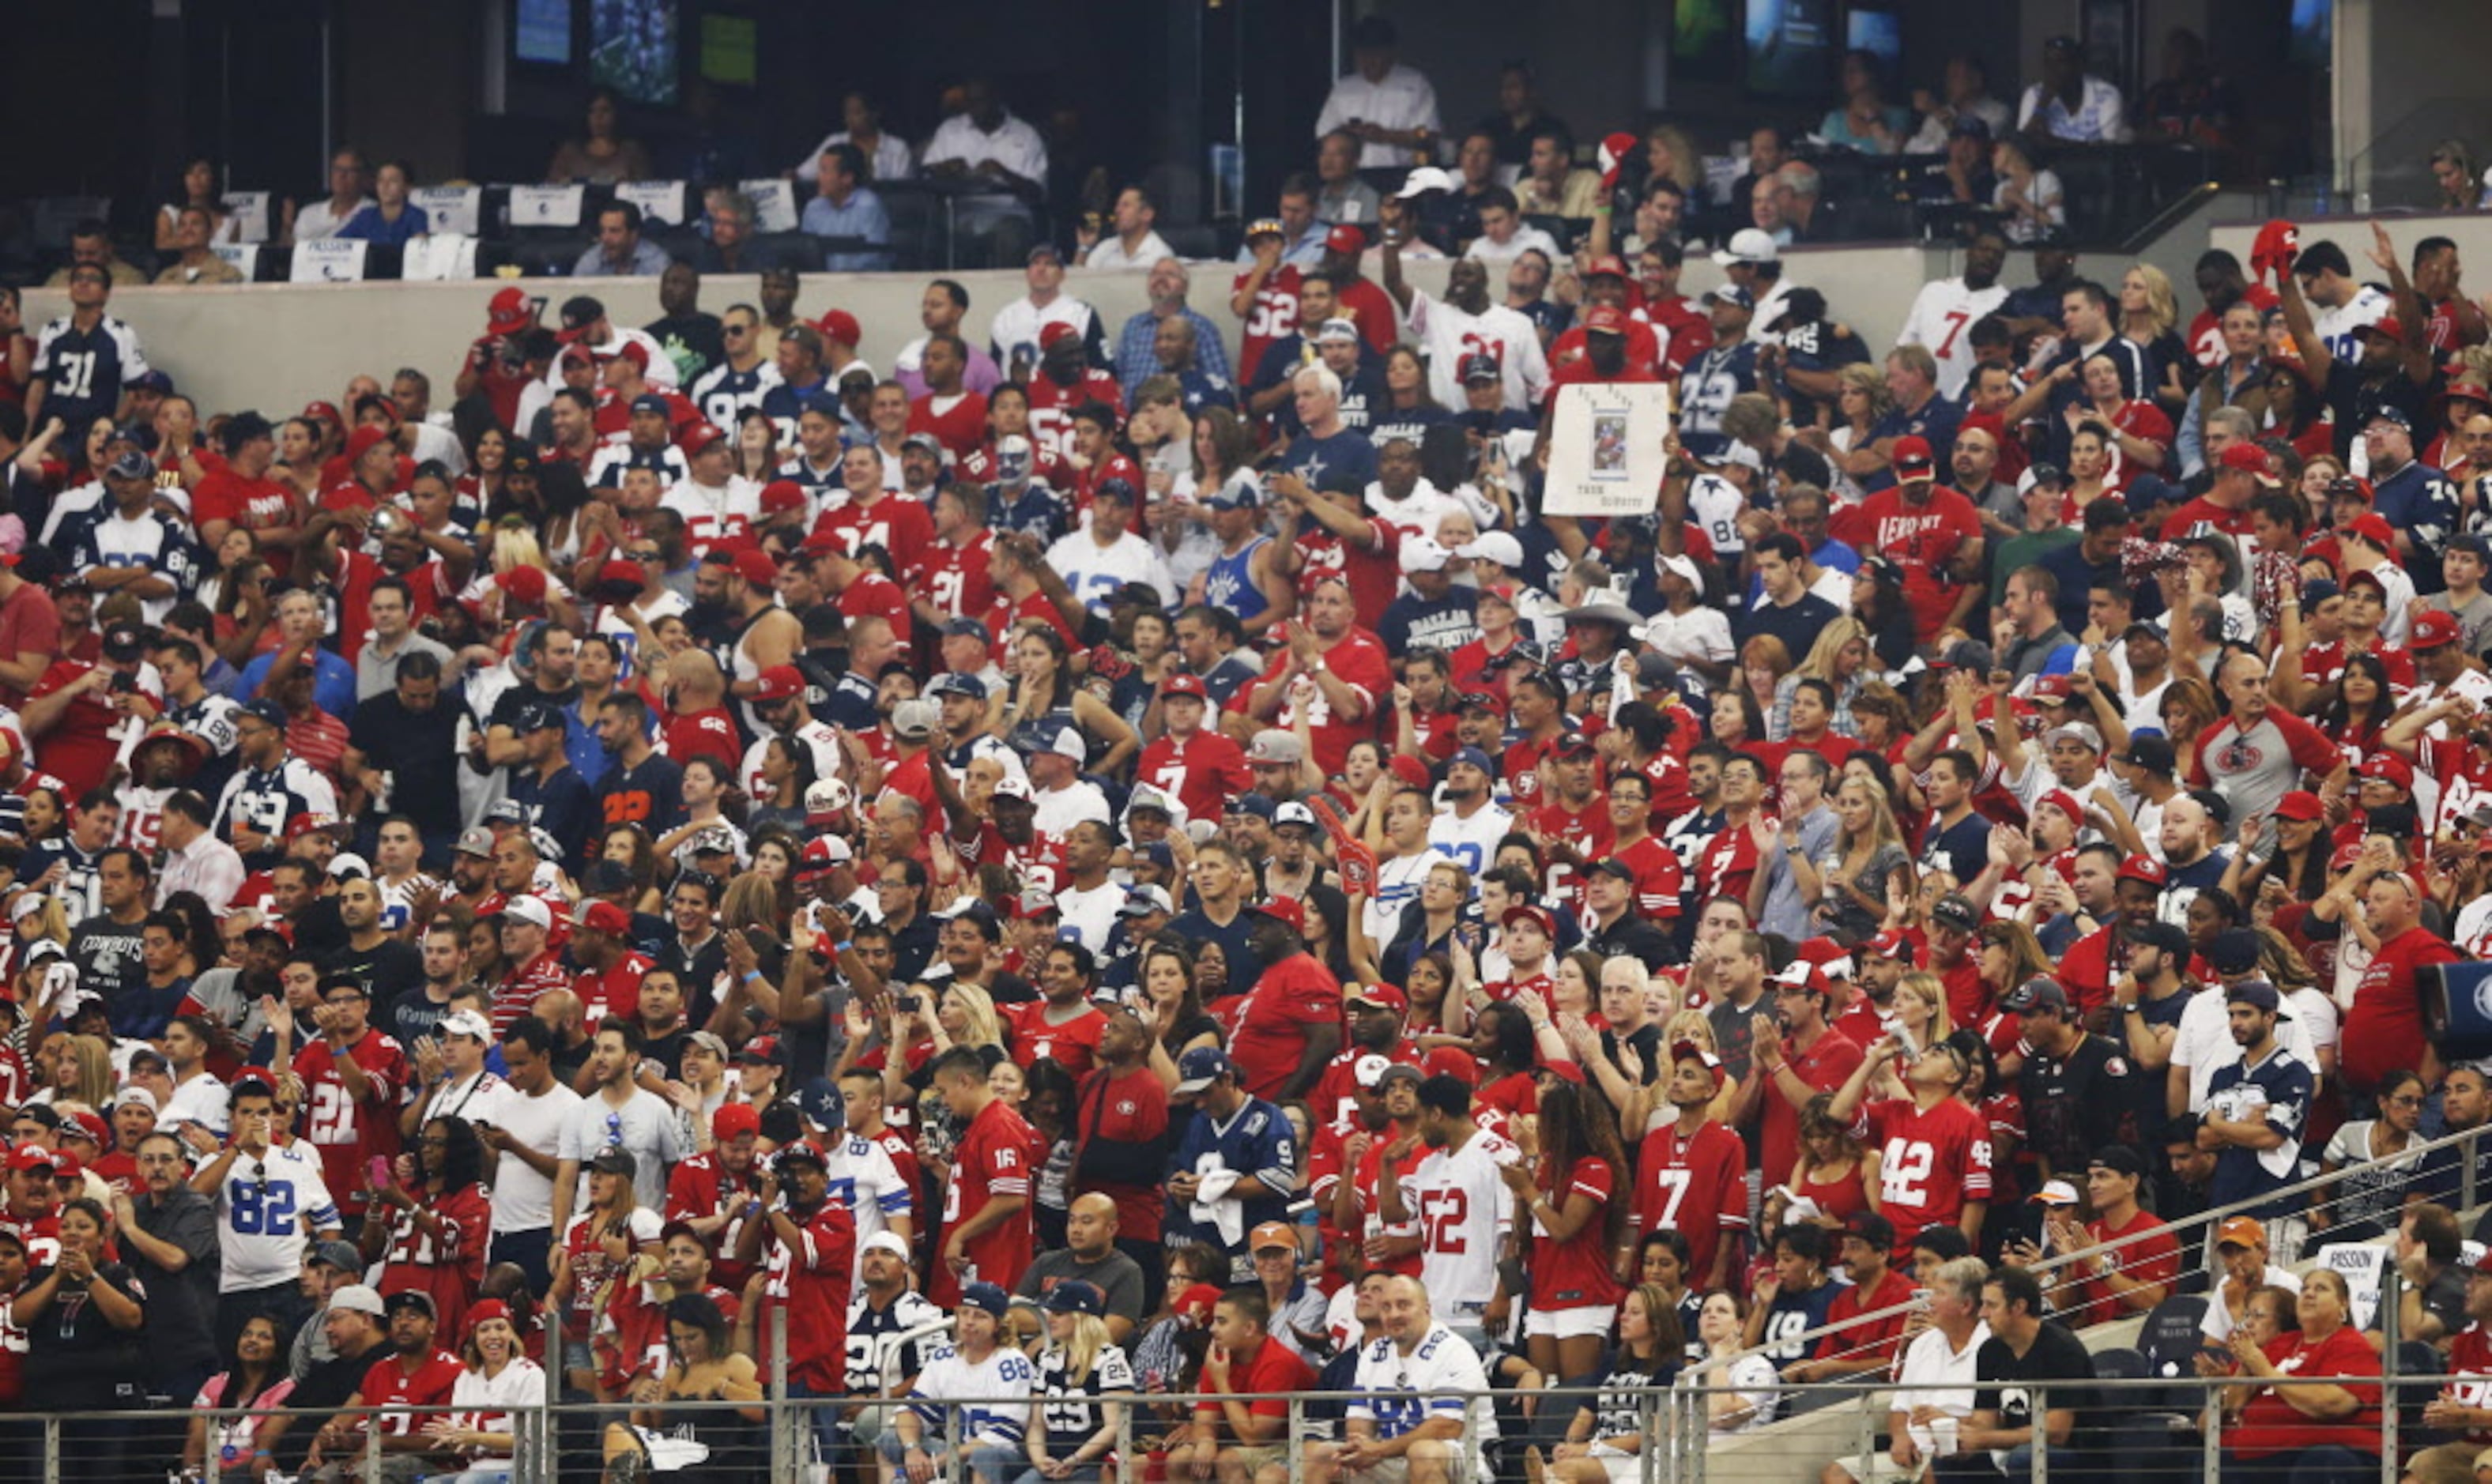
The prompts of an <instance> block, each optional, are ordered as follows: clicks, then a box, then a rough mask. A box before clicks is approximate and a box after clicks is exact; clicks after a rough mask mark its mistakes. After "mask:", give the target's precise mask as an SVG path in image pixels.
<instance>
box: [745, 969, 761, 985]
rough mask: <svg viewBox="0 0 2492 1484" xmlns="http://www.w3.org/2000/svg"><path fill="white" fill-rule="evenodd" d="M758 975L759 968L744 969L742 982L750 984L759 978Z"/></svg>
mask: <svg viewBox="0 0 2492 1484" xmlns="http://www.w3.org/2000/svg"><path fill="white" fill-rule="evenodd" d="M760 977H761V970H759V969H757V968H748V969H746V970H745V971H744V982H745V983H746V984H751V983H752V982H753V981H754V980H756V979H758V978H760Z"/></svg>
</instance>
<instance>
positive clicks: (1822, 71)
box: [1747, 0, 1835, 98]
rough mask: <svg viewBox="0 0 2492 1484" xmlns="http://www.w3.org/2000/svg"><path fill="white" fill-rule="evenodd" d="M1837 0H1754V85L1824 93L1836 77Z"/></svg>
mask: <svg viewBox="0 0 2492 1484" xmlns="http://www.w3.org/2000/svg"><path fill="white" fill-rule="evenodd" d="M1834 41H1835V36H1834V0H1748V26H1747V43H1748V68H1747V74H1748V91H1749V92H1751V93H1754V94H1760V95H1762V96H1765V97H1768V98H1821V97H1825V96H1826V95H1827V94H1828V93H1830V92H1831V91H1832V88H1833V80H1834Z"/></svg>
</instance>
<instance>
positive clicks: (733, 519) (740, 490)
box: [659, 474, 761, 555]
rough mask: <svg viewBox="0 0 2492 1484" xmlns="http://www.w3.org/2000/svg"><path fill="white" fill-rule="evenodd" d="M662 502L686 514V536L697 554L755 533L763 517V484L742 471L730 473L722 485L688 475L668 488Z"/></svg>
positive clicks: (682, 514) (674, 510)
mask: <svg viewBox="0 0 2492 1484" xmlns="http://www.w3.org/2000/svg"><path fill="white" fill-rule="evenodd" d="M659 504H660V505H661V506H663V507H664V508H666V509H667V510H671V511H673V512H675V513H676V514H677V515H680V516H682V517H683V518H684V540H685V542H686V543H687V544H688V545H689V546H690V547H691V548H692V550H693V552H694V554H696V555H698V554H700V553H701V552H704V551H707V550H708V549H710V548H712V547H714V546H721V545H732V544H734V543H738V542H741V541H743V540H744V539H745V538H747V537H749V536H751V535H752V534H753V527H754V526H755V525H756V524H758V523H760V520H761V487H760V486H759V485H756V484H755V483H754V482H753V481H751V480H749V479H746V478H745V477H744V476H743V475H741V474H730V475H728V476H727V484H726V486H725V488H722V489H712V488H710V487H709V486H706V485H697V484H695V483H693V482H692V481H691V480H689V479H688V480H685V481H684V482H683V483H682V484H679V485H677V486H675V488H673V489H672V490H667V497H666V498H665V499H664V500H661V501H659Z"/></svg>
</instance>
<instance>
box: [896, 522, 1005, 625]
mask: <svg viewBox="0 0 2492 1484" xmlns="http://www.w3.org/2000/svg"><path fill="white" fill-rule="evenodd" d="M994 554H995V539H994V536H993V535H992V534H990V533H989V532H986V531H980V532H978V533H977V534H976V535H975V536H972V537H970V538H969V540H968V541H967V542H966V543H964V545H961V546H957V547H956V546H954V545H952V544H951V543H950V542H948V541H944V540H941V539H939V538H938V539H936V540H934V541H931V542H929V543H927V546H926V549H925V550H924V551H922V552H920V553H919V555H918V566H917V573H916V575H915V576H914V577H912V578H910V579H909V581H908V591H909V594H910V596H912V597H914V598H918V599H922V600H923V601H925V602H927V603H931V604H933V605H934V608H935V610H936V611H938V612H940V613H941V614H943V616H945V617H946V618H968V617H975V616H980V615H983V614H984V613H985V612H986V611H987V609H988V608H991V607H993V606H994V601H995V579H994V574H993V573H992V572H991V571H990V570H989V569H990V568H991V567H992V566H993V565H994Z"/></svg>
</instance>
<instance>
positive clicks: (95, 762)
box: [26, 660, 1392, 801]
mask: <svg viewBox="0 0 2492 1484" xmlns="http://www.w3.org/2000/svg"><path fill="white" fill-rule="evenodd" d="M94 668H96V667H95V666H94V665H92V664H89V663H88V662H86V661H83V660H55V661H53V662H52V665H51V668H48V669H46V670H44V674H43V678H42V679H40V680H37V681H36V682H35V688H34V689H33V690H31V691H28V692H27V693H26V698H27V700H29V701H36V700H41V699H42V698H43V697H46V696H50V695H53V694H55V693H57V692H60V691H65V690H67V689H69V688H70V687H71V686H73V685H75V684H76V683H77V682H78V681H80V680H82V679H84V678H85V677H86V674H87V672H88V671H89V670H92V669H94ZM154 673H155V671H154V670H152V669H142V670H141V671H140V672H139V676H138V677H134V678H138V679H139V684H140V690H139V692H138V694H140V695H143V696H145V697H147V698H148V699H150V700H152V701H154V702H155V703H156V709H157V711H158V712H159V713H162V712H163V709H164V697H163V694H162V692H161V690H160V689H158V688H157V687H156V686H154V685H152V684H150V683H148V682H147V681H146V680H145V679H144V678H143V677H144V676H147V675H152V674H154ZM1385 689H1386V690H1387V691H1390V690H1391V689H1392V686H1391V683H1390V682H1387V684H1386V686H1385ZM136 726H137V718H136V717H135V716H134V715H132V714H131V713H129V712H125V711H122V710H120V709H118V708H116V707H115V706H114V705H113V704H112V693H111V691H110V689H109V688H104V687H99V688H98V689H96V690H92V691H86V692H82V693H80V694H79V696H78V697H77V698H76V699H75V700H73V701H71V702H70V703H69V705H68V707H67V709H65V710H63V711H62V712H61V719H60V720H59V721H57V722H55V723H53V724H52V729H51V730H49V731H47V732H44V734H43V735H42V736H40V737H37V738H36V739H35V766H36V767H38V768H41V769H42V770H43V771H44V772H46V773H49V774H52V775H53V776H54V777H57V778H58V779H60V781H61V783H62V784H63V785H64V786H65V787H67V788H68V790H69V792H68V795H67V797H68V798H69V799H71V800H73V801H74V800H75V799H77V798H78V797H79V796H80V795H82V794H84V793H86V792H88V791H89V790H91V789H94V788H98V787H102V786H103V784H104V775H105V774H106V773H109V772H111V771H112V765H113V763H114V762H115V761H117V760H118V759H119V758H120V757H121V744H122V740H123V738H124V736H125V735H126V734H128V733H130V732H131V731H132V730H133V728H134V727H136Z"/></svg>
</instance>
